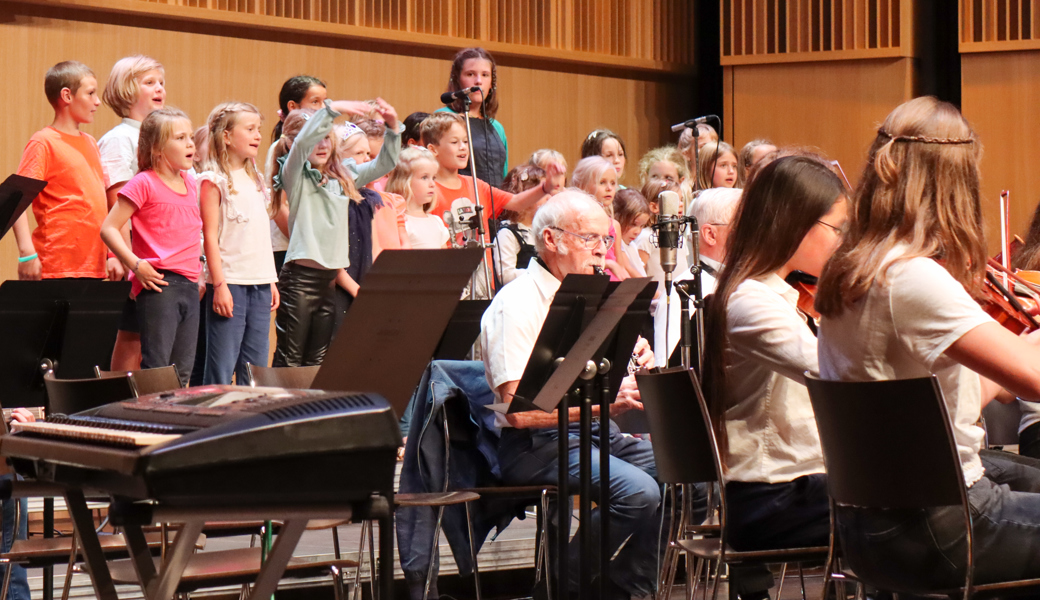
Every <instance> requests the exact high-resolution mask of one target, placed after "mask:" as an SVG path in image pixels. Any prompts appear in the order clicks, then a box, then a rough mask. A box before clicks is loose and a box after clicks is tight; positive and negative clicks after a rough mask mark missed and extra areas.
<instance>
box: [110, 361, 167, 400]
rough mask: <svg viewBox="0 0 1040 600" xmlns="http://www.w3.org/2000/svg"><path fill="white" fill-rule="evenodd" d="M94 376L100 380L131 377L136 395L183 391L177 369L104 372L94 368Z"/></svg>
mask: <svg viewBox="0 0 1040 600" xmlns="http://www.w3.org/2000/svg"><path fill="white" fill-rule="evenodd" d="M94 374H95V375H97V376H98V377H99V378H107V377H123V376H127V375H129V376H130V383H131V384H133V386H134V395H136V396H147V395H148V394H158V393H160V392H169V391H170V390H179V389H181V387H182V386H181V379H180V377H178V376H177V367H176V366H174V365H170V366H167V367H155V368H153V369H138V370H136V371H102V370H101V369H100V368H99V367H94Z"/></svg>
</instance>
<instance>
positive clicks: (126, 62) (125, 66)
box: [101, 54, 166, 118]
mask: <svg viewBox="0 0 1040 600" xmlns="http://www.w3.org/2000/svg"><path fill="white" fill-rule="evenodd" d="M153 70H154V71H162V72H163V73H164V74H165V73H166V70H165V69H164V68H163V66H162V64H161V63H160V62H159V61H157V60H155V59H154V58H151V57H149V56H144V55H143V54H135V55H134V56H127V57H126V58H121V59H119V60H117V61H116V64H114V65H112V72H111V73H109V74H108V81H107V82H105V91H104V92H102V93H101V99H102V100H103V101H104V102H105V104H107V105H108V106H109V107H110V108H111V109H112V110H113V111H115V113H116V114H117V115H119V116H120V117H123V118H126V117H128V116H130V107H131V106H133V105H134V103H135V102H137V94H138V92H140V91H141V85H140V83H139V82H138V81H137V78H138V77H140V76H141V75H142V74H144V73H147V72H148V71H153Z"/></svg>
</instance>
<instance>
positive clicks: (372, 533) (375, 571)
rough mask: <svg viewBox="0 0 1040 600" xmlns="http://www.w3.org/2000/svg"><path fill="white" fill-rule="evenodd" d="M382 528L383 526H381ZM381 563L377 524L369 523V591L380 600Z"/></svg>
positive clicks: (375, 599) (374, 597)
mask: <svg viewBox="0 0 1040 600" xmlns="http://www.w3.org/2000/svg"><path fill="white" fill-rule="evenodd" d="M380 527H382V525H380ZM378 565H379V563H377V562H376V522H375V521H369V522H368V589H369V592H371V594H372V599H373V600H379V585H378V582H379V567H378Z"/></svg>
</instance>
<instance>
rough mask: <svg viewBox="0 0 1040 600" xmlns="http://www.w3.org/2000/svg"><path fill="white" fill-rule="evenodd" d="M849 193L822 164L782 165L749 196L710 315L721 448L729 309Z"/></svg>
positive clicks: (709, 393) (792, 161) (769, 170)
mask: <svg viewBox="0 0 1040 600" xmlns="http://www.w3.org/2000/svg"><path fill="white" fill-rule="evenodd" d="M844 193H845V190H844V188H843V187H842V185H841V181H840V180H839V179H838V177H837V176H836V175H835V174H834V173H832V172H831V171H830V169H828V168H827V166H826V165H824V164H821V163H820V162H819V161H817V160H813V159H811V158H807V157H803V156H788V157H784V158H781V159H778V160H776V161H774V162H772V163H770V164H769V165H767V166H766V167H765V168H763V169H762V170H761V171H760V172H759V173H758V175H756V176H755V178H754V179H753V180H752V181H751V184H750V185H749V186H748V187H747V188H746V189H745V190H744V195H743V197H742V198H741V201H740V205H739V207H738V208H737V214H736V215H735V217H734V219H733V227H732V230H731V232H730V234H729V241H728V243H727V249H726V266H725V267H724V268H723V269H722V273H721V274H720V275H719V280H718V285H717V287H716V288H715V295H714V298H713V299H712V300H711V302H709V303H708V307H707V310H706V312H705V320H704V322H705V347H704V367H703V368H704V371H703V373H704V391H705V397H706V398H707V401H708V411H709V413H710V415H711V421H712V424H713V426H714V428H715V435H716V437H717V439H718V442H719V447H720V449H721V450H722V451H723V453H725V451H726V449H727V448H728V440H727V437H726V417H725V412H726V408H727V401H728V397H729V395H728V393H727V381H726V369H725V367H726V357H725V349H726V332H727V331H728V328H729V324H728V320H727V317H726V308H727V304H729V299H730V296H732V295H733V292H734V291H736V289H737V287H738V286H739V285H740V284H741V283H743V282H744V281H745V280H747V279H754V278H758V277H763V276H766V275H768V274H770V273H774V272H776V271H777V270H779V269H780V268H781V267H782V266H784V264H786V263H787V261H789V260H791V257H793V256H794V254H795V252H796V251H797V250H798V246H800V245H801V243H802V240H803V239H804V238H805V236H806V234H808V233H809V230H810V229H812V228H813V227H815V226H816V225H817V222H818V221H819V220H820V219H821V218H823V216H824V215H826V214H827V213H828V212H830V210H831V208H832V207H833V206H834V203H835V202H837V201H838V199H839V198H841V197H842V196H843V195H844Z"/></svg>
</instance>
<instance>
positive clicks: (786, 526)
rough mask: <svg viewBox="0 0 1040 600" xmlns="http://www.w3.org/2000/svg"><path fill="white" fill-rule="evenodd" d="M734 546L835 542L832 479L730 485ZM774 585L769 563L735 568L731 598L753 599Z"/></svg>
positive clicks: (811, 477) (752, 547)
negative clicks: (830, 492)
mask: <svg viewBox="0 0 1040 600" xmlns="http://www.w3.org/2000/svg"><path fill="white" fill-rule="evenodd" d="M726 504H727V513H726V514H727V523H726V526H727V529H728V534H729V544H730V545H731V546H733V548H734V549H735V550H743V551H749V550H776V549H780V548H805V547H809V546H826V545H827V543H828V540H829V538H830V501H829V500H828V497H827V476H826V475H823V474H815V475H806V476H804V477H799V478H797V479H795V480H794V481H790V482H786V483H748V482H743V481H731V482H729V483H728V484H726ZM771 587H773V574H772V572H771V571H770V570H769V569H768V568H766V567H765V565H749V566H739V565H732V566H731V567H730V586H729V589H730V598H735V597H736V596H737V595H739V596H741V597H743V598H754V597H757V596H760V595H761V594H762V593H763V592H765V591H766V590H768V589H769V588H771Z"/></svg>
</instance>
